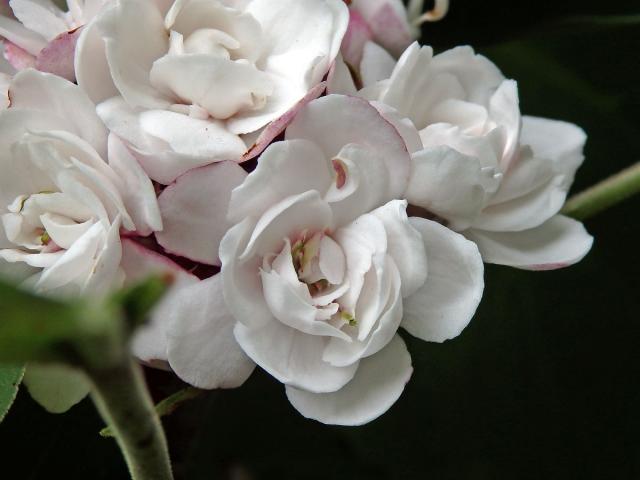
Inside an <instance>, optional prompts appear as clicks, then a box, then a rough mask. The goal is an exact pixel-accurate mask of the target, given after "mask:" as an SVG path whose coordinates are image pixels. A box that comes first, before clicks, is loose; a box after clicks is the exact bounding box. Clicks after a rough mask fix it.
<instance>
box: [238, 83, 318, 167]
mask: <svg viewBox="0 0 640 480" xmlns="http://www.w3.org/2000/svg"><path fill="white" fill-rule="evenodd" d="M326 88H327V84H326V82H321V83H319V84H318V85H316V86H315V87H313V88H312V89H311V90H309V92H307V94H306V95H305V96H304V97H303V98H302V100H300V101H298V103H296V104H295V105H294V106H293V107H291V108H290V109H289V110H287V112H285V113H284V114H283V115H282V116H280V117H279V118H277V119H275V120H274V121H272V122H271V123H269V124H268V125H267V126H266V127H265V128H264V130H262V132H261V133H260V135H259V136H258V138H257V139H256V141H255V142H254V143H253V145H252V146H251V148H249V150H247V152H246V153H245V154H244V155H243V157H242V160H243V161H246V160H251V159H252V158H255V157H257V156H258V155H260V154H261V153H262V152H263V151H264V150H265V149H266V148H267V147H268V146H269V145H270V144H271V142H272V141H273V140H274V139H275V138H276V137H277V136H279V135H280V134H281V133H282V132H284V130H285V128H287V126H289V124H290V123H291V122H292V121H293V119H294V118H295V117H296V115H297V114H298V112H299V111H300V109H301V108H302V107H304V106H305V105H306V104H307V103H309V102H311V101H312V100H315V99H316V98H318V97H319V96H320V95H322V93H323V92H324V91H325V89H326Z"/></svg>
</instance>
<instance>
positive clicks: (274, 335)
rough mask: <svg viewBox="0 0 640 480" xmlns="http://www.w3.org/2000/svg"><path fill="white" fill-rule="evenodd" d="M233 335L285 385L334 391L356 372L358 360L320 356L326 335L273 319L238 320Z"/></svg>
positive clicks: (318, 390) (253, 357)
mask: <svg viewBox="0 0 640 480" xmlns="http://www.w3.org/2000/svg"><path fill="white" fill-rule="evenodd" d="M235 336H236V339H237V340H238V343H240V345H241V346H242V349H243V350H244V351H245V352H246V354H247V355H249V357H251V358H252V359H253V361H254V362H256V363H257V364H258V365H260V367H262V368H263V369H264V370H266V371H267V372H268V373H269V374H271V375H273V376H274V377H275V378H276V379H278V380H279V381H281V382H282V383H285V384H287V385H292V386H295V387H298V388H304V389H305V390H308V391H311V392H335V391H336V390H339V389H340V388H342V387H343V386H344V385H346V384H347V383H348V382H349V381H350V380H351V379H352V378H353V375H354V374H355V373H356V370H357V369H358V363H357V362H356V363H354V364H352V365H349V366H346V367H334V366H332V365H330V364H328V363H326V362H324V361H323V360H322V351H323V350H324V345H325V339H324V338H323V337H319V336H316V335H309V334H307V333H302V332H300V331H298V330H296V329H293V328H291V327H288V326H286V325H283V324H282V323H280V322H279V321H277V320H275V319H273V320H272V321H270V322H268V323H266V324H265V325H264V326H262V327H258V328H252V327H246V326H245V325H243V324H241V323H238V324H237V325H236V327H235Z"/></svg>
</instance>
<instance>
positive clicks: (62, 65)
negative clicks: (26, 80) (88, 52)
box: [35, 27, 82, 82]
mask: <svg viewBox="0 0 640 480" xmlns="http://www.w3.org/2000/svg"><path fill="white" fill-rule="evenodd" d="M81 31H82V27H80V28H76V29H75V30H69V31H68V32H63V33H61V34H60V35H58V36H57V37H56V38H54V39H53V40H51V42H49V44H48V45H47V46H46V47H44V48H43V49H42V50H41V51H40V53H39V54H38V56H37V58H36V59H35V67H36V68H37V69H38V70H40V71H41V72H48V73H53V74H54V75H58V76H59V77H62V78H66V79H67V80H69V81H70V82H75V81H76V73H75V68H74V57H75V52H76V42H77V41H78V37H79V36H80V33H81Z"/></svg>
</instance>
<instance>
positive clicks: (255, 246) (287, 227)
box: [239, 190, 332, 262]
mask: <svg viewBox="0 0 640 480" xmlns="http://www.w3.org/2000/svg"><path fill="white" fill-rule="evenodd" d="M331 217H332V214H331V209H330V208H329V205H328V204H327V203H326V202H325V201H324V200H322V198H320V195H318V192H317V191H315V190H310V191H307V192H304V193H302V194H300V195H294V196H290V197H287V198H285V199H284V200H282V201H281V202H279V203H277V204H275V205H273V206H272V207H271V208H270V209H269V210H267V211H266V212H265V213H264V214H263V215H262V217H260V219H259V220H258V222H257V223H256V225H255V228H254V230H253V232H252V234H251V238H250V239H249V241H248V243H247V246H246V248H245V250H244V252H243V253H242V255H241V256H240V257H239V260H240V261H241V262H243V261H245V260H249V259H251V258H252V257H254V256H256V255H258V256H264V255H267V254H269V253H273V252H276V251H279V250H280V249H281V248H282V244H283V241H284V238H285V237H290V236H292V235H297V234H299V233H301V232H303V231H304V230H308V231H310V232H322V231H324V230H325V229H326V228H327V227H328V226H329V225H330V224H331Z"/></svg>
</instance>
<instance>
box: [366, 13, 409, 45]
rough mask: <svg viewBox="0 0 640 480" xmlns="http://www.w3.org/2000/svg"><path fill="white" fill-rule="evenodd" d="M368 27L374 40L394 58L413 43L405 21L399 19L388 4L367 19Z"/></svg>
mask: <svg viewBox="0 0 640 480" xmlns="http://www.w3.org/2000/svg"><path fill="white" fill-rule="evenodd" d="M369 26H370V27H371V30H372V31H373V34H374V38H375V40H376V41H377V42H378V43H379V44H381V45H382V46H383V47H384V48H386V49H387V50H389V51H390V52H391V53H392V54H393V55H395V56H396V57H399V56H400V55H401V54H402V52H404V51H405V50H406V49H407V47H408V46H409V45H411V43H412V42H413V37H412V36H411V31H410V30H409V25H408V23H407V21H406V20H405V19H402V18H399V17H398V15H397V14H396V11H395V10H394V9H393V7H392V6H391V5H389V4H386V5H384V6H383V7H381V8H380V9H379V10H378V11H377V12H375V13H374V14H373V15H372V16H371V18H369Z"/></svg>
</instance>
